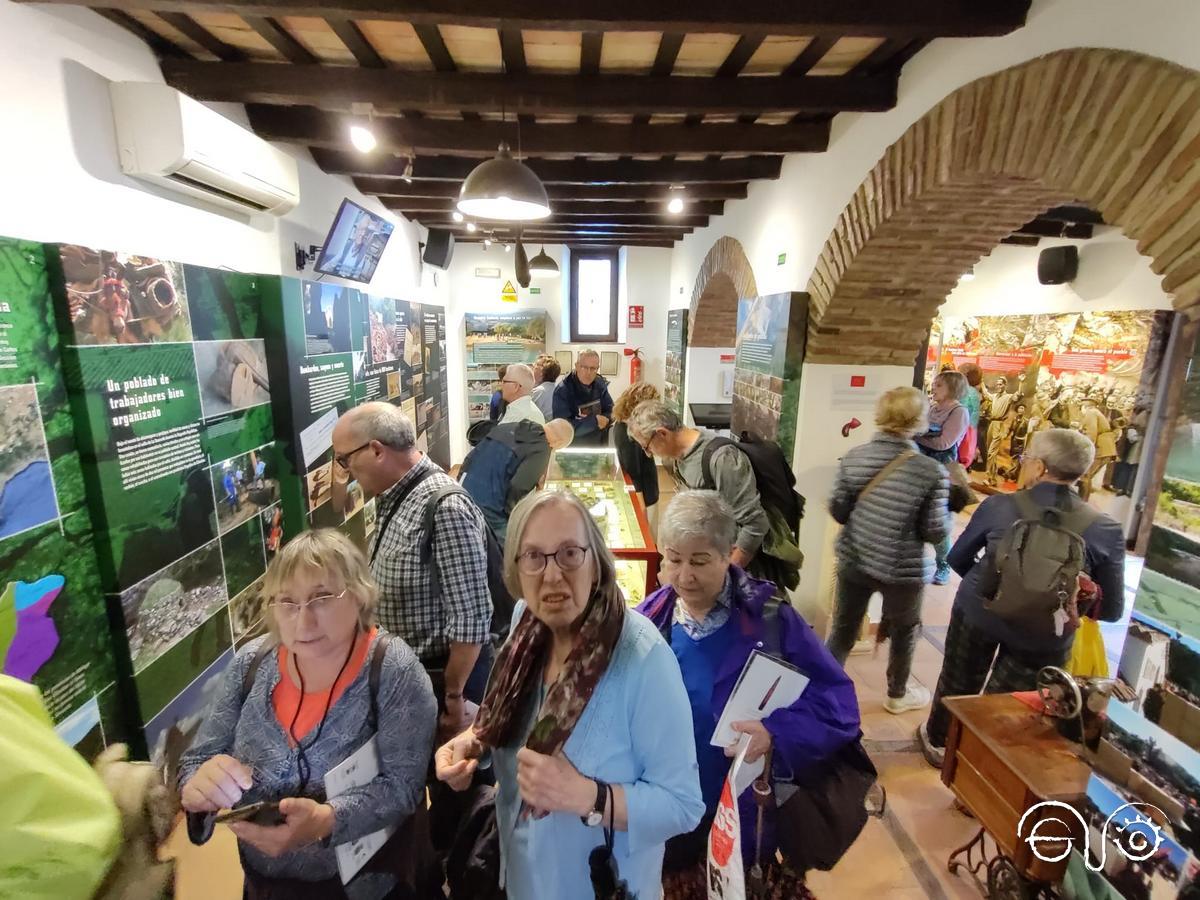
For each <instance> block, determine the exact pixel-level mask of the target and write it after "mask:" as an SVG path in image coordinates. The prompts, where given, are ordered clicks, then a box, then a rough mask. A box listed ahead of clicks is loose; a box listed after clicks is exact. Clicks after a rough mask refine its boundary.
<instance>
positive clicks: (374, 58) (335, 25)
mask: <svg viewBox="0 0 1200 900" xmlns="http://www.w3.org/2000/svg"><path fill="white" fill-rule="evenodd" d="M327 24H328V25H329V27H330V28H332V29H333V33H334V34H336V35H337V36H338V40H339V41H341V42H342V43H343V44H345V45H346V49H347V50H349V51H350V53H351V54H352V55H353V56H354V59H355V61H356V62H357V63H358V64H359V65H360V66H362V67H363V68H364V69H386V68H387V62H386V61H385V60H384V58H383V57H382V56H380V55H379V51H378V50H376V49H375V47H374V45H373V44H372V43H371V42H370V41H369V40H368V39H367V36H366V35H365V34H363V33H362V29H361V28H359V27H358V25H356V24H355V23H354V22H351V21H349V20H348V19H333V20H332V21H330V22H328V23H327Z"/></svg>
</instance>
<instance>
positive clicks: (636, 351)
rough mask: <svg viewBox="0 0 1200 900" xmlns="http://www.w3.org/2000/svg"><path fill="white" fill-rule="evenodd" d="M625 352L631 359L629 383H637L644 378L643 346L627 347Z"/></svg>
mask: <svg viewBox="0 0 1200 900" xmlns="http://www.w3.org/2000/svg"><path fill="white" fill-rule="evenodd" d="M622 352H624V354H625V355H626V356H628V357H629V358H630V359H629V383H630V384H637V383H638V382H639V381H641V380H642V348H641V347H632V348H631V347H626V348H625V349H624V351H622Z"/></svg>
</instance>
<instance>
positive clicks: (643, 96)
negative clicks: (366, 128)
mask: <svg viewBox="0 0 1200 900" xmlns="http://www.w3.org/2000/svg"><path fill="white" fill-rule="evenodd" d="M518 37H519V35H518ZM305 52H307V51H305ZM731 55H732V54H731ZM162 69H163V76H164V77H165V79H166V81H167V83H168V84H170V85H172V86H173V87H176V88H178V89H179V90H181V91H183V92H184V93H186V94H188V95H189V96H192V97H195V98H196V99H198V100H208V101H219V102H232V103H263V104H271V105H277V106H312V107H317V108H320V109H324V110H328V111H342V112H345V111H349V110H350V109H351V106H352V104H354V103H371V104H373V105H374V107H375V110H376V112H377V113H380V114H388V113H395V112H397V111H399V110H402V109H419V110H424V111H426V112H431V111H442V112H445V111H447V110H457V111H462V110H473V111H478V112H495V111H498V110H500V109H501V108H507V109H508V110H509V111H510V112H516V113H522V114H530V115H544V114H568V115H600V114H614V115H615V114H634V115H643V116H647V117H648V116H649V115H651V114H653V113H677V114H678V113H683V114H695V115H704V114H706V113H725V114H730V113H743V112H747V111H753V112H775V111H792V110H804V111H805V112H808V113H826V112H828V113H835V112H844V111H854V112H879V111H883V110H888V109H891V108H892V107H894V106H895V105H896V85H897V81H898V73H896V72H889V73H886V74H882V75H875V76H861V77H830V78H822V77H817V76H809V77H807V78H788V77H763V78H734V77H724V78H719V79H709V78H683V77H672V76H661V77H656V76H641V75H600V76H593V77H587V76H577V75H531V74H528V73H513V72H512V69H511V67H510V70H509V71H510V73H512V74H509V75H480V74H466V73H453V72H445V73H427V72H401V71H397V70H395V69H390V70H389V69H380V68H373V69H368V68H356V67H351V66H321V67H320V68H305V69H304V70H303V71H299V72H298V71H296V69H295V68H294V67H292V66H281V65H277V64H274V63H258V62H240V63H214V62H202V61H200V60H188V59H168V60H164V61H163V66H162Z"/></svg>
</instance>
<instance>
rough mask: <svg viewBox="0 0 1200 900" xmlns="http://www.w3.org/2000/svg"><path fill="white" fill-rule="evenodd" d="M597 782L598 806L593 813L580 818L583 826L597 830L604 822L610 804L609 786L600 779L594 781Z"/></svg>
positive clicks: (593, 808)
mask: <svg viewBox="0 0 1200 900" xmlns="http://www.w3.org/2000/svg"><path fill="white" fill-rule="evenodd" d="M594 780H595V782H596V805H595V806H593V807H592V811H591V812H590V813H588V814H587V815H586V816H580V817H579V818H580V819H581V820H582V821H583V824H584V825H586V826H588V827H589V828H595V827H596V826H597V825H599V824H600V823H601V822H603V821H604V807H605V806H606V805H607V803H608V785H607V784H605V783H604V782H603V781H601V780H600V779H599V778H596V779H594Z"/></svg>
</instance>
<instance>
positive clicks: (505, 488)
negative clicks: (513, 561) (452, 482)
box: [459, 419, 574, 546]
mask: <svg viewBox="0 0 1200 900" xmlns="http://www.w3.org/2000/svg"><path fill="white" fill-rule="evenodd" d="M573 434H574V431H573V429H572V428H571V423H570V422H565V421H562V420H561V419H556V420H554V421H552V422H548V423H547V424H546V425H538V424H536V423H535V422H531V421H529V420H528V419H521V420H519V421H517V422H508V423H504V424H501V425H497V426H496V427H495V428H493V429H492V430H491V431H489V432H488V434H487V437H485V438H484V439H483V440H482V441H480V442H479V444H478V446H476V447H475V449H474V450H472V451H471V452H470V453H469V454H467V458H466V459H465V460H463V464H462V470H461V472H460V475H459V477H460V480H461V481H462V486H463V489H464V490H465V491H466V492H467V493H468V494H470V495H471V499H472V500H474V501H475V505H476V506H478V507H479V509H480V511H481V512H482V513H483V518H484V521H486V522H487V524H488V527H489V528H491V529H492V531H493V532H494V533H495V535H496V540H498V541H499V542H500V545H501V546H503V545H504V539H505V536H506V535H507V533H508V517H509V514H510V513H511V512H512V510H513V507H514V506H516V505H517V503H518V502H519V501H520V500H521V498H522V497H524V496H525V495H526V494H528V493H529V492H530V491H532V490H534V489H535V488H537V487H538V485H539V484H540V483H541V481H542V479H543V478H544V477H545V475H546V466H547V465H548V464H549V463H550V451H551V450H558V449H560V448H562V447H565V446H567V445H568V444H570V443H571V437H572V435H573Z"/></svg>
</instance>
